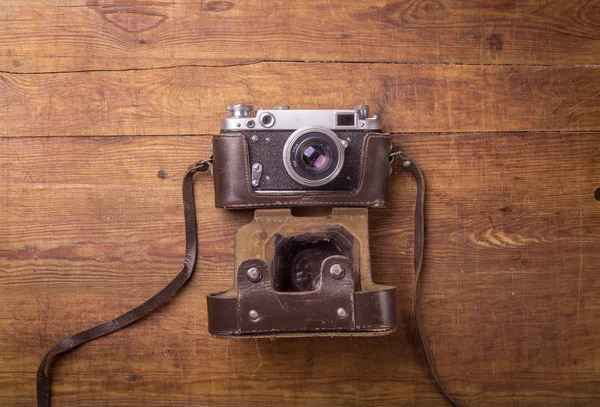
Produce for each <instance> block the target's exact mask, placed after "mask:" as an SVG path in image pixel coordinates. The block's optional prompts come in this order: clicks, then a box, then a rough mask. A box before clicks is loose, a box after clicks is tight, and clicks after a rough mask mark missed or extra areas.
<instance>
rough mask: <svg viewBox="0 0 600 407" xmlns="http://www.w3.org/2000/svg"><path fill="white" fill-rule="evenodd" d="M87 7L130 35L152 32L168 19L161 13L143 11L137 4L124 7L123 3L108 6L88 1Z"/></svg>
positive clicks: (149, 10)
mask: <svg viewBox="0 0 600 407" xmlns="http://www.w3.org/2000/svg"><path fill="white" fill-rule="evenodd" d="M87 6H88V7H90V8H91V9H93V10H94V11H96V12H97V13H98V14H99V15H100V17H102V19H103V20H104V21H106V22H108V23H110V24H112V25H114V26H115V27H117V28H119V29H120V30H123V31H126V32H129V33H140V32H144V31H148V30H151V29H153V28H155V27H157V26H159V25H160V24H162V23H163V22H165V20H166V19H167V16H166V15H164V14H162V13H161V12H159V11H155V10H152V9H142V8H140V7H137V6H136V5H135V4H133V5H131V6H123V5H122V3H117V4H115V5H106V4H104V3H103V2H100V1H99V0H88V1H87Z"/></svg>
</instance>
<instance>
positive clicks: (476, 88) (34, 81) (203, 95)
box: [0, 63, 600, 136]
mask: <svg viewBox="0 0 600 407" xmlns="http://www.w3.org/2000/svg"><path fill="white" fill-rule="evenodd" d="M299 78H302V80H299ZM0 91H1V92H2V95H3V98H0V112H2V114H3V118H2V119H3V121H2V124H3V125H2V126H0V135H2V136H65V135H76V136H79V135H140V134H142V135H177V134H206V133H215V132H218V131H219V120H220V118H222V117H224V116H226V115H227V114H228V112H227V111H226V110H225V106H226V105H228V104H234V103H237V102H244V103H247V104H253V105H254V106H255V107H260V106H263V107H266V106H272V105H273V104H274V103H278V104H286V105H291V106H292V107H294V108H333V107H346V106H354V105H355V104H356V103H358V102H361V103H367V104H369V105H370V106H371V108H372V110H373V112H376V113H379V114H381V115H382V118H383V125H384V128H387V129H390V130H395V131H409V132H413V131H415V132H417V131H436V132H437V131H439V132H444V131H453V132H454V131H473V132H475V131H508V130H511V131H523V130H595V129H600V103H598V101H599V99H600V68H579V67H577V68H575V67H508V66H446V67H439V66H421V67H417V66H409V65H387V64H375V65H373V64H321V63H312V64H305V63H291V64H278V63H264V64H256V65H250V66H242V67H218V68H189V67H188V68H175V69H166V70H149V71H128V72H87V73H69V74H49V75H12V74H0Z"/></svg>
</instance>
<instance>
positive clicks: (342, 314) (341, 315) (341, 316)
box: [251, 307, 348, 318]
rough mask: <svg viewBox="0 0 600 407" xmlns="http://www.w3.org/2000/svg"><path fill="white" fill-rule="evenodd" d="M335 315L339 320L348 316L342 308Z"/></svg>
mask: <svg viewBox="0 0 600 407" xmlns="http://www.w3.org/2000/svg"><path fill="white" fill-rule="evenodd" d="M251 312H252V311H251ZM337 314H338V317H340V318H346V317H347V316H348V313H347V312H346V309H345V308H342V307H340V308H338V309H337Z"/></svg>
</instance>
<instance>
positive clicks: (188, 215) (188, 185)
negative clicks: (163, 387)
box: [37, 159, 212, 407]
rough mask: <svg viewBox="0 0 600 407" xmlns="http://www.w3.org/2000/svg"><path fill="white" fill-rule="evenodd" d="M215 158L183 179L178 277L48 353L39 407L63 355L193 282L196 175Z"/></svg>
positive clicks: (151, 308) (44, 403) (45, 404)
mask: <svg viewBox="0 0 600 407" xmlns="http://www.w3.org/2000/svg"><path fill="white" fill-rule="evenodd" d="M211 162H212V159H208V160H204V161H198V162H197V163H195V164H193V165H192V166H190V167H189V168H188V171H187V173H186V174H185V177H184V178H183V188H182V189H183V211H184V217H185V262H184V266H183V269H182V270H181V271H180V272H179V274H177V276H176V277H175V278H174V279H173V280H172V281H171V282H170V283H169V284H168V285H167V286H166V287H165V288H163V289H162V290H160V291H159V292H158V293H157V294H156V295H155V296H154V297H152V298H150V299H149V300H147V301H146V302H144V303H143V304H141V305H139V306H137V307H136V308H134V309H132V310H130V311H127V312H126V313H124V314H123V315H121V316H119V317H117V318H115V319H113V320H112V321H108V322H105V323H103V324H101V325H98V326H95V327H93V328H90V329H87V330H85V331H82V332H79V333H77V334H75V335H73V336H70V337H68V338H67V339H63V340H62V341H60V342H59V343H57V344H56V345H54V347H53V348H52V349H50V350H49V351H48V353H46V356H44V359H42V363H41V364H40V367H39V369H38V372H37V404H38V407H49V406H50V379H49V377H50V370H51V367H52V363H53V362H54V361H55V360H56V358H57V357H59V356H60V355H61V354H64V353H67V352H69V351H71V350H73V349H75V348H77V347H79V346H81V345H83V344H84V343H87V342H90V341H93V340H94V339H97V338H100V337H101V336H105V335H108V334H111V333H113V332H115V331H118V330H119V329H123V328H125V327H126V326H128V325H131V324H133V323H134V322H136V321H139V320H140V319H142V318H144V317H145V316H146V315H148V314H150V313H151V312H152V311H154V310H156V309H157V308H158V307H160V306H161V305H162V304H163V303H165V302H167V301H168V300H169V299H170V298H172V297H173V296H174V295H175V294H177V293H178V292H179V291H180V290H181V289H182V288H183V286H185V284H186V283H187V282H188V281H189V279H190V277H192V274H193V273H194V267H195V264H196V254H197V244H198V237H197V236H198V233H197V227H196V209H195V205H194V182H193V178H194V174H196V173H197V172H204V171H206V170H208V168H209V166H210V164H211Z"/></svg>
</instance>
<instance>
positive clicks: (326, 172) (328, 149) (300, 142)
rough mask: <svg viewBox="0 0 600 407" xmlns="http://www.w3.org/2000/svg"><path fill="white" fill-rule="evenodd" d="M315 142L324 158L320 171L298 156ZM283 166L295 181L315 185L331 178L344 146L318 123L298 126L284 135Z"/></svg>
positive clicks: (339, 165) (341, 161) (341, 159)
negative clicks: (285, 136) (309, 166)
mask: <svg viewBox="0 0 600 407" xmlns="http://www.w3.org/2000/svg"><path fill="white" fill-rule="evenodd" d="M313 145H318V146H319V147H320V148H319V149H318V150H319V151H320V152H322V153H324V154H325V155H326V156H327V157H326V159H327V160H328V161H327V165H324V166H323V170H320V169H318V168H317V169H316V170H314V169H310V168H307V167H308V165H307V163H306V161H305V160H302V159H301V158H300V156H301V155H302V154H304V151H303V150H306V149H309V148H311V147H312V146H313ZM283 165H284V166H285V169H286V171H287V173H288V174H289V176H290V177H292V179H293V180H294V181H296V182H297V183H299V184H302V185H305V186H308V187H318V186H321V185H325V184H327V183H329V182H331V181H332V180H334V179H335V178H336V177H337V176H338V175H339V173H340V171H341V170H342V166H343V165H344V146H343V144H342V142H341V140H340V138H339V137H338V136H337V135H336V134H335V133H334V132H333V131H331V130H330V129H327V128H325V127H319V126H307V127H301V128H299V129H298V130H296V131H294V132H293V133H292V134H291V135H290V137H288V139H287V141H286V142H285V145H284V147H283Z"/></svg>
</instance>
